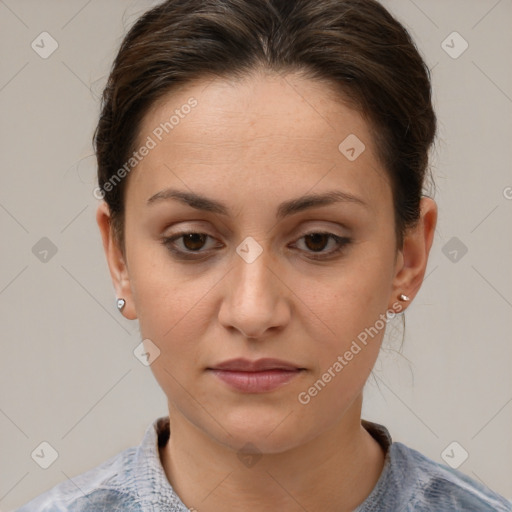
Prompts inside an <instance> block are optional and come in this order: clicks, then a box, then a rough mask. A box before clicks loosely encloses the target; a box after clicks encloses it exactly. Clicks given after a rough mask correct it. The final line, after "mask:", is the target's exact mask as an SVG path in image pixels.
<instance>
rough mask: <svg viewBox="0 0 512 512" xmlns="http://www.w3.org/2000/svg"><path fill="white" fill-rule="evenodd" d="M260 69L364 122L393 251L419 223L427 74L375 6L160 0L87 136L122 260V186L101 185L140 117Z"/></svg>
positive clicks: (428, 133)
mask: <svg viewBox="0 0 512 512" xmlns="http://www.w3.org/2000/svg"><path fill="white" fill-rule="evenodd" d="M258 68H263V69H266V70H269V71H273V72H278V73H282V72H286V71H290V72H297V71H299V72H303V73H304V74H305V75H306V76H307V77H308V78H311V79H319V80H323V81H327V82H329V83H331V84H334V85H335V86H336V87H337V88H338V90H339V91H340V92H341V93H342V94H343V97H344V98H347V99H348V100H350V102H351V104H353V105H354V106H355V107H356V108H357V109H358V110H359V111H360V112H361V113H362V114H363V115H364V116H365V117H366V118H368V119H369V120H370V124H371V127H372V132H373V134H374V138H375V141H374V142H375V144H376V147H377V151H378V154H379V157H380V159H381V161H382V162H383V164H384V167H385V169H386V171H387V172H388V173H389V177H390V181H391V186H392V191H393V201H394V211H395V231H396V235H397V247H401V246H402V244H403V235H404V233H405V230H406V228H407V227H409V226H412V225H414V224H415V223H416V222H417V220H418V219H419V213H420V211H419V202H420V199H421V195H422V191H423V186H424V182H425V177H426V172H427V167H428V152H429V149H430V146H431V144H432V142H433V140H434V136H435V131H436V117H435V113H434V111H433V108H432V102H431V85H430V74H429V70H428V68H427V66H426V65H425V63H424V61H423V59H422V57H421V56H420V54H419V52H418V50H417V48H416V47H415V45H414V43H413V41H412V40H411V38H410V36H409V34H408V32H407V30H406V29H405V28H404V27H403V26H402V25H401V24H400V23H399V22H398V21H397V20H396V19H395V18H394V17H393V16H391V14H390V13H389V12H388V11H387V10H386V9H385V8H384V7H383V6H382V5H380V4H379V3H378V2H376V1H374V0H294V1H290V0H167V1H165V2H163V3H161V4H159V5H158V6H156V7H154V8H152V9H150V10H149V11H147V12H146V13H145V14H144V15H143V16H141V17H140V18H139V19H138V20H137V21H136V23H135V24H134V25H133V27H132V28H131V29H130V30H129V32H128V33H127V35H126V36H125V38H124V40H123V42H122V44H121V47H120V49H119V52H118V54H117V56H116V58H115V60H114V62H113V66H112V69H111V72H110V76H109V78H108V82H107V85H106V87H105V89H104V91H103V97H102V110H101V115H100V119H99V122H98V126H97V128H96V131H95V133H94V146H95V151H96V157H97V162H98V186H99V187H100V190H101V196H102V197H103V198H104V199H105V201H106V202H107V204H108V206H109V208H110V213H111V218H112V228H113V234H114V236H115V237H116V239H117V241H118V242H119V244H120V247H121V249H122V251H123V253H124V229H123V225H124V190H125V188H126V187H125V186H126V180H119V183H117V184H115V186H108V183H109V180H112V177H113V176H114V175H115V174H116V172H118V171H119V169H120V168H121V167H122V166H123V165H125V163H126V162H127V160H128V159H129V158H130V155H131V154H132V152H133V151H134V145H135V143H136V140H137V137H138V132H139V129H140V125H141V121H142V119H143V117H144V115H145V114H146V113H147V112H148V110H149V109H150V107H151V106H153V105H154V104H155V102H156V101H157V100H159V99H160V98H162V97H163V96H164V95H165V94H167V93H169V92H171V91H172V90H173V89H174V88H176V86H178V85H181V84H186V83H187V82H190V81H192V80H196V79H200V78H202V77H207V76H209V77H212V76H213V77H221V78H234V77H241V78H243V77H244V76H247V75H248V74H249V73H250V72H251V71H255V70H257V69H258ZM340 142H341V141H340ZM111 183H112V182H111Z"/></svg>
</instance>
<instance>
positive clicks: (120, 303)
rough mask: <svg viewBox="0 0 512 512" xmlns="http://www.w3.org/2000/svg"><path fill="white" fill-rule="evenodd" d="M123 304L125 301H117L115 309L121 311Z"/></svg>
mask: <svg viewBox="0 0 512 512" xmlns="http://www.w3.org/2000/svg"><path fill="white" fill-rule="evenodd" d="M125 304H126V301H125V300H124V299H117V309H118V310H119V311H123V308H124V306H125Z"/></svg>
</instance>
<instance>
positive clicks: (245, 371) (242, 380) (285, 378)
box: [207, 358, 306, 393]
mask: <svg viewBox="0 0 512 512" xmlns="http://www.w3.org/2000/svg"><path fill="white" fill-rule="evenodd" d="M207 371H209V372H211V373H212V374H213V375H214V376H215V377H217V378H218V379H220V380H221V381H222V382H223V383H224V384H227V385H228V386H229V387H230V388H232V389H235V390H237V391H240V392H245V393H263V392H268V391H273V390H275V389H277V388H279V387H281V386H283V385H285V384H287V383H289V382H290V381H291V380H293V379H294V378H295V377H297V376H298V375H300V374H302V373H304V372H305V371H306V369H305V368H302V367H300V366H297V365H295V364H294V363H290V362H287V361H282V360H279V359H270V358H265V359H258V360H256V361H250V360H248V359H241V358H239V359H230V360H229V361H224V362H222V363H219V364H217V365H215V366H213V367H210V368H207Z"/></svg>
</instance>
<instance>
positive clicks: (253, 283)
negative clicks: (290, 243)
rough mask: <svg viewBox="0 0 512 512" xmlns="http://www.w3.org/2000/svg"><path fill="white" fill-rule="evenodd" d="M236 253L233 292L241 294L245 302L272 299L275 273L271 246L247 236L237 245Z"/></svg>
mask: <svg viewBox="0 0 512 512" xmlns="http://www.w3.org/2000/svg"><path fill="white" fill-rule="evenodd" d="M236 253H237V254H236V258H235V269H234V270H235V271H234V272H233V281H234V282H232V283H230V284H231V285H232V286H231V287H230V288H231V292H234V293H235V294H236V295H237V296H240V297H239V298H240V299H241V300H243V302H247V301H248V302H249V303H251V302H254V301H258V302H261V301H268V300H269V299H271V296H272V295H273V293H275V290H274V289H273V286H272V276H273V273H272V272H271V270H270V269H269V266H270V263H271V261H270V260H271V259H272V258H271V253H270V248H269V247H268V246H265V245H263V244H260V243H258V242H257V241H256V240H255V239H254V238H252V237H247V238H245V239H244V240H243V241H242V243H241V244H240V245H239V246H238V247H237V249H236ZM237 302H238V301H237ZM261 305H262V304H259V306H261Z"/></svg>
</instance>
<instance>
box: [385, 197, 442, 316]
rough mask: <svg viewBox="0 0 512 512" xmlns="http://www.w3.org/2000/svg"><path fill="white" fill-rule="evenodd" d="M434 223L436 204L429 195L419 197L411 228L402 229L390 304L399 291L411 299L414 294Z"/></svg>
mask: <svg viewBox="0 0 512 512" xmlns="http://www.w3.org/2000/svg"><path fill="white" fill-rule="evenodd" d="M436 224H437V205H436V203H435V201H434V200H433V199H431V198H430V197H422V198H421V201H420V219H419V220H418V223H417V224H416V225H415V226H414V227H411V228H409V229H408V230H407V231H406V233H405V235H404V243H403V247H402V249H401V250H399V252H398V255H397V259H396V267H395V277H394V279H393V293H392V303H394V302H396V300H397V297H398V296H399V295H400V294H401V293H404V294H405V295H407V296H408V297H410V299H411V301H412V299H413V298H414V297H415V296H416V294H417V293H418V291H419V289H420V287H421V284H422V282H423V278H424V276H425V271H426V269H427V263H428V255H429V253H430V248H431V247H432V243H433V241H434V233H435V229H436ZM409 304H410V303H409ZM401 305H402V307H403V309H405V308H406V303H404V302H402V303H401ZM389 307H391V305H390V306H389Z"/></svg>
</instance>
